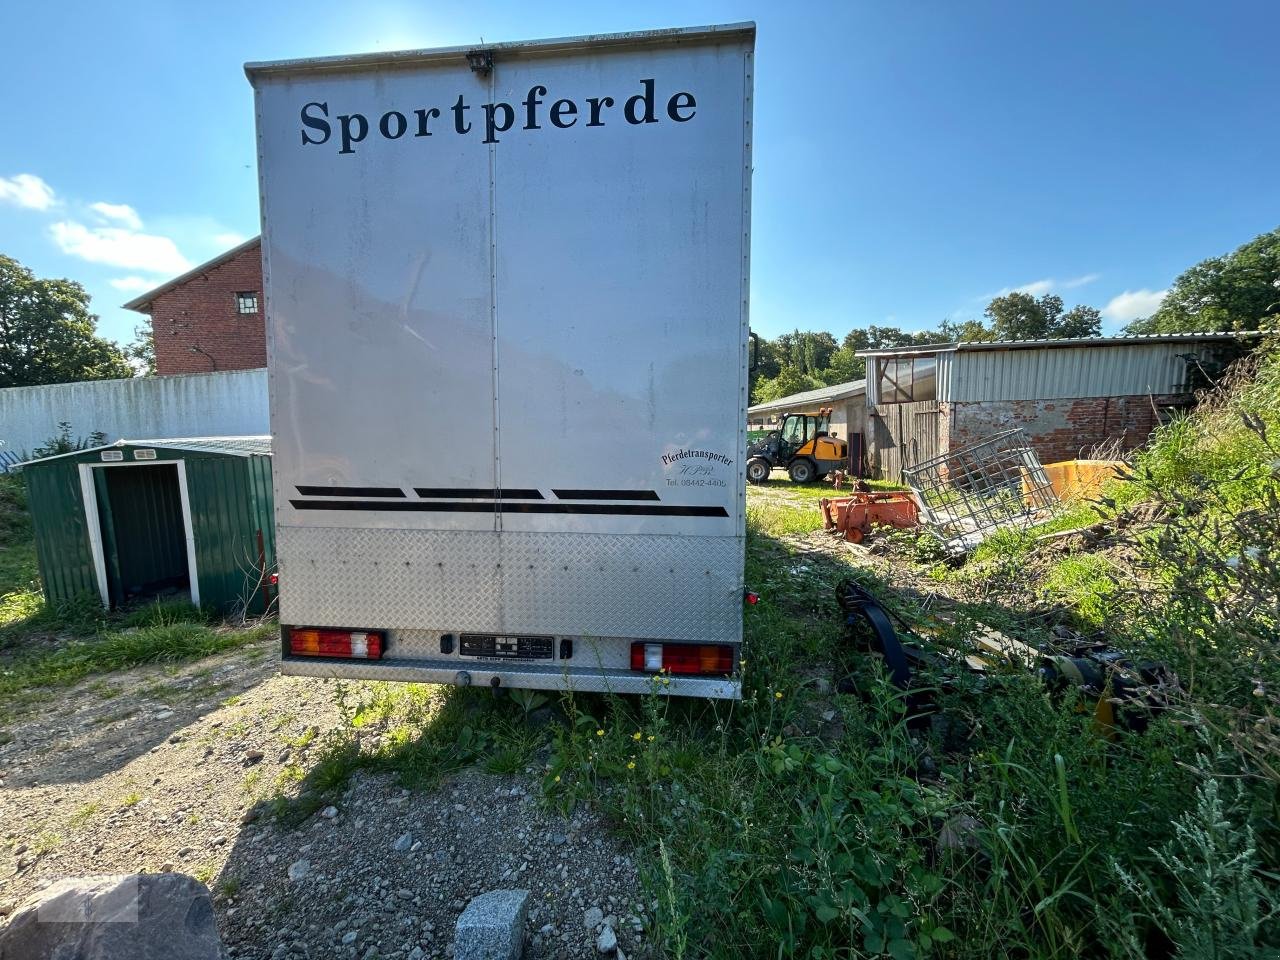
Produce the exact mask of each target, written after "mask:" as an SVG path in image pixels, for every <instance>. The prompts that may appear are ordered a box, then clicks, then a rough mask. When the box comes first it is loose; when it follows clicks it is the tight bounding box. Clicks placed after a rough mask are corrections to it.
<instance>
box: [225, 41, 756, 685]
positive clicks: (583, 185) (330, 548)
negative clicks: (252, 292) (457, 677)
mask: <svg viewBox="0 0 1280 960" xmlns="http://www.w3.org/2000/svg"><path fill="white" fill-rule="evenodd" d="M605 39H606V41H607V42H606V43H605V44H604V45H601V42H600V38H593V39H592V40H590V41H585V42H583V43H582V44H575V43H574V42H572V41H558V42H554V43H546V44H541V45H540V44H532V45H510V46H499V47H497V48H494V54H493V57H494V59H493V66H492V69H491V71H490V72H488V73H487V74H486V73H483V72H473V71H472V70H471V69H469V68H468V65H467V62H466V58H465V56H464V53H465V51H453V52H452V53H451V54H450V52H442V53H435V54H432V53H430V52H428V53H427V54H424V55H422V56H421V57H414V56H413V55H394V56H395V60H394V63H393V64H382V65H376V64H370V63H362V62H360V61H359V60H358V59H356V60H353V61H351V62H349V63H344V62H342V61H325V62H319V63H317V64H308V63H307V62H305V61H303V62H299V63H297V64H290V65H279V66H275V67H272V66H271V65H266V66H264V67H251V68H250V71H249V72H250V75H251V77H252V78H253V80H254V85H255V87H256V90H257V96H258V112H259V120H258V125H259V143H260V166H261V182H262V207H263V241H264V251H265V258H266V259H265V264H266V286H267V298H266V299H267V311H268V323H269V330H270V335H269V336H270V340H269V357H270V360H269V366H270V380H271V405H272V431H273V434H274V435H275V464H274V473H275V484H276V512H277V551H278V556H279V562H280V570H281V584H282V587H281V597H280V599H281V619H282V621H283V622H285V623H291V624H306V625H310V626H333V627H361V628H374V629H376V628H389V629H392V630H395V631H398V633H397V634H396V640H395V642H393V643H391V644H390V645H389V648H388V654H387V658H386V661H384V664H368V665H362V666H360V668H359V669H360V670H363V671H365V673H362V674H361V675H376V673H377V670H378V669H380V667H382V666H384V665H385V666H386V667H387V668H388V670H389V669H390V667H391V666H393V665H396V664H398V665H399V667H398V669H399V670H400V671H401V674H400V675H402V677H403V678H405V679H414V678H416V679H429V678H434V674H431V670H426V667H425V666H424V670H426V674H431V676H428V675H426V674H416V675H415V674H413V672H412V669H411V665H412V664H414V663H422V664H424V665H425V664H426V662H427V660H428V659H430V658H432V657H436V658H437V659H438V656H439V655H438V651H437V650H436V647H437V646H438V638H439V636H440V634H442V633H447V632H451V631H453V632H458V631H461V632H486V633H504V634H513V633H520V634H526V633H528V634H540V635H554V636H557V637H573V638H579V647H580V648H581V647H582V646H583V643H582V641H583V640H585V641H586V643H587V645H589V646H590V650H589V651H587V656H586V657H580V658H579V661H578V662H579V663H582V664H583V666H587V665H589V664H588V663H584V662H583V661H589V660H592V659H593V660H594V662H595V667H596V669H597V672H599V670H600V669H601V668H605V669H607V670H611V671H625V668H626V667H627V660H626V656H627V651H628V650H629V642H630V640H631V639H669V640H693V641H719V642H732V643H736V642H738V641H740V640H741V627H742V588H743V584H742V575H743V569H742V568H743V547H744V523H745V501H744V497H745V493H744V487H745V478H744V476H743V461H744V451H745V433H744V429H745V409H746V394H747V374H746V355H747V349H746V340H747V310H746V289H747V258H748V255H749V244H748V238H749V209H750V208H749V198H750V149H749V132H750V115H751V107H750V90H751V70H752V65H751V51H752V45H753V35H752V33H751V32H750V31H749V30H736V31H731V32H728V33H725V34H717V33H715V32H706V33H702V32H697V31H693V32H686V33H678V32H673V33H667V34H663V33H658V34H652V35H638V36H636V37H635V38H634V39H633V40H628V39H627V38H605ZM646 81H652V83H651V89H652V91H653V93H652V98H651V102H652V104H653V109H652V114H651V115H652V116H653V117H654V118H655V119H654V120H653V121H652V122H641V123H636V124H633V123H629V122H627V120H626V119H625V117H624V104H625V102H626V101H627V99H628V98H631V97H633V96H635V95H637V94H639V95H641V96H642V100H641V101H640V102H639V103H638V104H636V105H635V112H634V113H633V116H646V115H648V114H647V113H646V111H647V106H648V104H647V103H646V102H645V99H644V94H645V93H646V91H647V90H648V89H650V86H648V85H646ZM538 88H545V91H544V92H543V93H542V94H541V95H540V96H541V103H539V104H535V105H534V107H533V110H534V111H535V113H536V116H535V118H534V123H536V128H533V129H526V123H527V120H528V117H527V115H526V110H527V109H529V106H528V103H527V102H526V101H527V100H528V99H531V98H530V94H531V92H534V91H536V90H537V89H538ZM680 93H687V94H689V95H691V97H692V98H693V99H695V100H696V108H690V107H689V106H688V105H685V106H683V107H680V106H677V108H676V109H675V114H678V115H681V116H684V117H685V118H684V119H680V120H677V119H674V115H673V114H672V112H671V111H670V110H669V105H670V102H671V98H672V97H674V96H675V95H677V94H680ZM460 96H461V97H464V98H465V100H466V102H467V104H468V105H469V107H470V110H469V119H470V120H471V122H472V129H471V131H470V132H469V133H466V134H463V133H458V132H457V131H456V130H455V128H454V127H453V123H454V119H455V118H454V115H453V112H452V111H451V110H450V109H449V107H450V106H451V105H452V104H454V103H455V102H456V101H457V98H459V97H460ZM604 97H610V98H612V99H613V101H614V102H613V104H612V105H611V106H609V105H605V106H602V107H601V108H600V116H599V118H598V119H599V120H600V121H601V122H600V123H598V124H591V123H590V121H591V119H592V118H591V116H590V107H589V106H588V103H589V100H590V98H598V99H599V98H604ZM560 100H568V101H572V102H573V103H574V104H575V108H576V111H577V116H576V120H575V122H574V123H573V124H571V125H569V124H566V125H565V126H563V127H561V126H556V125H554V124H552V123H551V110H552V107H553V104H554V103H556V102H557V101H560ZM308 103H324V104H326V105H327V114H326V116H327V118H328V121H329V122H330V124H331V125H332V128H333V134H334V136H333V137H332V138H331V139H329V140H328V142H327V143H326V144H314V143H311V144H308V143H304V142H303V140H304V137H305V136H306V135H307V134H305V133H304V130H303V127H302V125H301V123H300V111H301V110H302V109H303V108H304V106H305V105H306V104H308ZM497 103H504V104H508V105H511V106H512V108H513V114H515V115H517V116H518V121H517V122H514V123H513V124H512V125H511V127H510V129H509V130H506V131H503V132H497V131H495V132H494V134H493V135H492V139H493V141H494V142H490V143H485V142H484V141H485V140H486V139H489V138H488V137H486V135H485V129H484V117H485V113H484V112H483V108H482V105H483V104H497ZM680 103H685V101H680ZM432 107H435V108H438V109H439V110H440V111H441V115H440V116H438V117H433V118H431V121H430V122H431V124H433V125H436V126H435V128H434V129H432V132H431V134H430V135H429V136H414V135H413V134H414V133H415V131H414V130H413V129H410V130H409V131H408V133H407V134H406V135H403V136H401V137H386V136H382V135H379V133H378V127H377V125H378V122H379V118H380V117H383V116H384V114H386V113H387V112H389V111H398V112H400V113H402V114H404V115H406V116H407V117H409V122H410V124H411V125H413V124H414V123H416V121H415V120H414V119H413V113H412V111H414V110H415V109H420V108H421V109H429V108H432ZM357 112H358V113H359V114H361V115H362V116H364V117H366V118H367V122H368V125H369V127H370V128H371V130H372V132H370V133H369V134H368V135H367V137H366V138H365V139H363V140H362V141H360V142H358V143H355V144H352V145H351V146H352V149H351V152H348V153H340V152H339V149H340V144H339V142H338V139H337V136H336V134H337V131H338V127H337V121H336V118H337V117H338V116H340V115H347V116H350V115H351V114H354V113H357ZM312 115H313V116H315V115H316V114H315V111H314V108H313V113H312ZM560 116H561V119H565V118H566V114H564V113H561V115H560ZM396 129H398V125H397V124H396V122H395V121H394V120H393V121H392V125H391V130H392V132H394V131H395V130H396ZM311 135H312V136H315V135H316V134H315V133H314V128H313V129H312V133H311ZM407 665H408V666H407ZM354 666H355V665H353V667H354ZM564 666H572V665H564ZM552 667H554V668H555V669H561V665H559V664H555V665H550V666H549V667H548V668H547V669H548V670H551V669H552ZM286 669H290V665H289V664H288V663H286ZM295 669H296V671H297V672H309V673H314V672H315V671H316V669H317V665H314V664H311V665H305V664H304V665H301V666H296V667H295ZM435 669H436V667H435V666H433V667H432V670H435ZM574 669H578V668H577V667H574ZM405 670H408V671H409V672H408V673H405V672H404V671H405ZM370 671H372V672H370ZM334 672H338V671H334ZM549 675H550V674H549ZM507 680H508V682H510V680H511V678H510V677H508V678H507ZM513 685H522V683H521V682H520V681H519V679H518V678H517V680H516V682H515V683H514V684H513ZM527 685H535V686H547V685H552V684H551V682H550V681H548V680H547V679H546V678H545V677H543V678H541V679H539V680H537V682H533V681H530V682H529V683H528V684H527ZM586 688H588V689H589V688H591V687H589V686H588V687H586ZM719 695H723V694H719Z"/></svg>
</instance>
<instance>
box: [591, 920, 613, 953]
mask: <svg viewBox="0 0 1280 960" xmlns="http://www.w3.org/2000/svg"><path fill="white" fill-rule="evenodd" d="M596 949H597V950H598V951H600V953H613V952H614V951H616V950H617V949H618V935H617V934H616V933H614V932H613V927H608V926H606V927H603V928H602V929H601V930H600V936H598V937H596Z"/></svg>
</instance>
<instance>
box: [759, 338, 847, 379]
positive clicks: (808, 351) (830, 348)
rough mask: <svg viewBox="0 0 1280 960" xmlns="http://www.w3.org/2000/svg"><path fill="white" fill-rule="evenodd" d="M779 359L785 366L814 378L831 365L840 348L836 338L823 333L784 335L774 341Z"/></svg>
mask: <svg viewBox="0 0 1280 960" xmlns="http://www.w3.org/2000/svg"><path fill="white" fill-rule="evenodd" d="M774 345H775V349H776V351H777V355H778V359H779V360H780V361H781V362H782V364H783V365H784V366H787V365H789V366H792V367H794V368H795V369H796V370H798V371H799V372H800V373H803V374H808V375H810V376H813V375H814V374H816V373H817V372H818V371H819V370H825V369H826V368H827V367H828V366H830V364H831V355H832V354H833V353H835V352H836V350H837V349H838V348H839V346H840V345H839V344H838V343H836V338H835V337H833V336H832V335H831V334H829V333H827V332H825V331H821V332H818V333H813V332H809V331H806V332H803V333H802V332H801V331H799V330H796V331H795V332H793V333H784V334H783V335H782V336H780V337H779V338H778V339H777V340H775V341H774Z"/></svg>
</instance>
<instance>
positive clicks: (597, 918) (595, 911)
mask: <svg viewBox="0 0 1280 960" xmlns="http://www.w3.org/2000/svg"><path fill="white" fill-rule="evenodd" d="M602 923H604V911H603V910H601V909H600V908H599V907H591V908H590V909H588V910H585V911H583V914H582V925H583V926H584V927H586V928H587V929H588V930H594V929H595V928H596V927H598V926H600V924H602Z"/></svg>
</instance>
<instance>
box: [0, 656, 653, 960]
mask: <svg viewBox="0 0 1280 960" xmlns="http://www.w3.org/2000/svg"><path fill="white" fill-rule="evenodd" d="M275 647H276V642H275V641H272V640H268V641H264V642H263V643H261V644H258V645H255V646H252V647H249V648H245V649H241V650H237V651H233V652H229V653H227V654H223V655H219V656H216V657H211V658H208V659H206V660H203V661H199V662H197V663H193V664H188V665H186V666H184V667H182V668H179V669H168V670H166V669H162V668H155V667H149V668H143V669H138V670H132V671H127V672H123V673H119V674H112V675H108V676H105V677H99V678H96V679H93V680H90V681H86V682H84V683H81V684H79V685H78V686H76V687H73V688H70V689H68V690H65V691H57V692H55V693H54V694H52V695H50V696H49V697H48V698H46V699H43V700H41V701H37V702H35V703H33V704H32V705H31V707H30V712H29V713H28V714H27V715H26V716H25V717H24V718H23V719H21V720H20V721H19V722H17V723H15V724H13V725H12V726H11V727H10V728H9V731H8V735H9V736H11V737H12V738H13V739H12V740H10V741H9V742H4V743H0V914H2V915H7V914H8V913H9V912H11V911H12V909H13V907H14V906H15V905H16V903H18V902H19V901H21V900H22V899H25V898H26V897H27V896H28V895H29V894H31V893H32V892H34V891H36V890H39V889H41V888H42V887H44V886H47V885H48V884H49V883H51V882H53V881H54V880H57V879H60V878H63V877H68V876H77V875H86V874H102V873H127V872H133V871H140V870H147V871H158V870H166V869H172V870H178V871H181V872H184V873H188V874H191V875H193V876H196V877H198V878H199V879H201V880H203V881H205V882H207V883H208V884H209V886H210V888H211V889H212V890H213V891H214V894H215V904H216V906H217V910H218V921H219V929H220V930H221V932H222V937H223V940H224V942H225V943H226V944H227V946H228V947H229V948H230V950H231V954H232V956H233V957H244V958H274V960H283V958H286V957H298V958H303V957H306V958H318V957H358V958H361V960H373V958H375V957H387V958H397V957H398V958H413V960H417V958H421V957H437V956H447V955H449V954H450V953H451V952H452V949H451V943H450V941H451V939H452V933H453V927H454V923H455V921H456V919H457V916H458V914H459V913H460V912H461V910H462V908H463V907H464V906H465V905H466V902H467V901H468V899H469V898H470V897H471V896H473V895H475V894H477V893H481V892H484V891H485V890H490V889H494V888H499V887H515V888H522V889H528V890H530V891H531V894H532V897H531V901H530V902H531V908H530V924H529V929H530V931H531V933H532V935H533V936H532V940H531V942H530V944H529V948H528V950H527V954H526V955H528V956H531V957H585V956H594V955H597V954H596V949H595V939H596V933H595V929H594V927H592V926H588V921H595V920H597V918H598V917H605V918H612V924H613V925H614V926H616V929H617V933H618V939H619V941H620V942H621V944H622V948H623V950H624V951H625V952H626V953H627V954H628V955H634V954H635V953H636V952H637V951H639V952H640V953H642V954H643V953H644V952H645V949H644V945H645V936H646V931H647V928H648V926H649V924H650V918H651V916H652V909H653V906H652V905H651V904H641V903H640V902H639V893H638V884H637V878H636V871H635V867H634V864H633V862H632V860H631V858H630V856H629V855H628V852H627V851H626V850H624V849H622V848H621V847H620V846H619V845H618V844H617V842H616V841H615V840H613V839H612V838H611V837H610V836H609V835H608V834H607V832H606V831H605V829H604V827H603V826H602V825H601V824H599V823H598V822H596V821H595V820H594V819H593V818H592V817H591V816H589V815H587V814H585V813H577V814H575V815H574V816H573V817H571V818H568V819H566V818H563V817H560V816H558V815H556V814H554V813H551V812H548V811H546V810H544V809H543V808H542V807H541V806H540V805H539V804H538V803H537V802H536V800H535V794H536V792H537V787H536V782H535V778H534V777H533V776H532V775H531V774H532V773H534V772H535V771H532V770H526V771H525V772H524V773H522V774H520V775H516V776H491V775H487V774H483V773H481V772H479V771H467V772H464V773H463V774H461V775H459V776H457V777H455V778H454V779H453V780H451V781H448V782H446V783H444V784H443V785H442V786H441V787H439V788H437V789H435V790H430V791H408V790H402V789H400V788H399V786H398V785H397V783H396V782H395V780H394V778H392V777H390V776H384V775H376V776H375V775H368V774H361V773H357V774H356V775H355V776H354V777H353V778H352V780H351V782H350V784H349V785H348V787H347V789H346V790H345V792H344V793H343V794H342V795H341V797H340V798H339V799H337V800H336V801H335V802H334V803H333V805H332V806H330V807H327V808H324V809H322V810H320V811H318V812H317V813H316V814H314V815H312V816H310V817H308V818H307V819H306V820H304V821H303V822H302V823H301V824H299V825H298V826H297V827H296V828H291V827H288V826H284V825H283V824H282V822H281V821H277V820H276V819H275V818H274V817H272V816H270V815H269V814H267V813H265V812H264V811H265V810H266V803H265V800H266V798H268V797H270V796H271V795H272V794H274V793H275V792H277V791H278V790H279V789H281V786H280V785H281V784H282V783H284V784H287V783H288V782H289V778H290V777H291V776H292V777H296V776H297V774H298V771H302V772H304V773H305V772H306V771H308V770H310V769H311V768H312V767H313V766H314V764H315V761H316V757H315V754H316V752H317V751H316V749H315V739H314V738H315V735H316V733H317V731H324V730H328V729H330V728H332V727H334V726H335V725H337V724H339V723H340V722H341V717H340V713H339V710H338V707H337V704H336V702H335V699H334V697H333V695H332V691H331V689H330V688H328V687H326V685H325V684H323V683H321V682H318V681H315V680H309V679H303V678H293V677H281V676H279V675H277V673H276V663H275V662H274V660H273V650H274V648H275ZM367 735H370V736H378V735H379V734H378V732H377V731H367ZM0 740H3V738H2V737H0ZM592 908H598V910H599V914H598V915H595V914H594V913H588V915H587V917H586V919H585V920H584V913H587V912H588V911H592Z"/></svg>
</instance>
